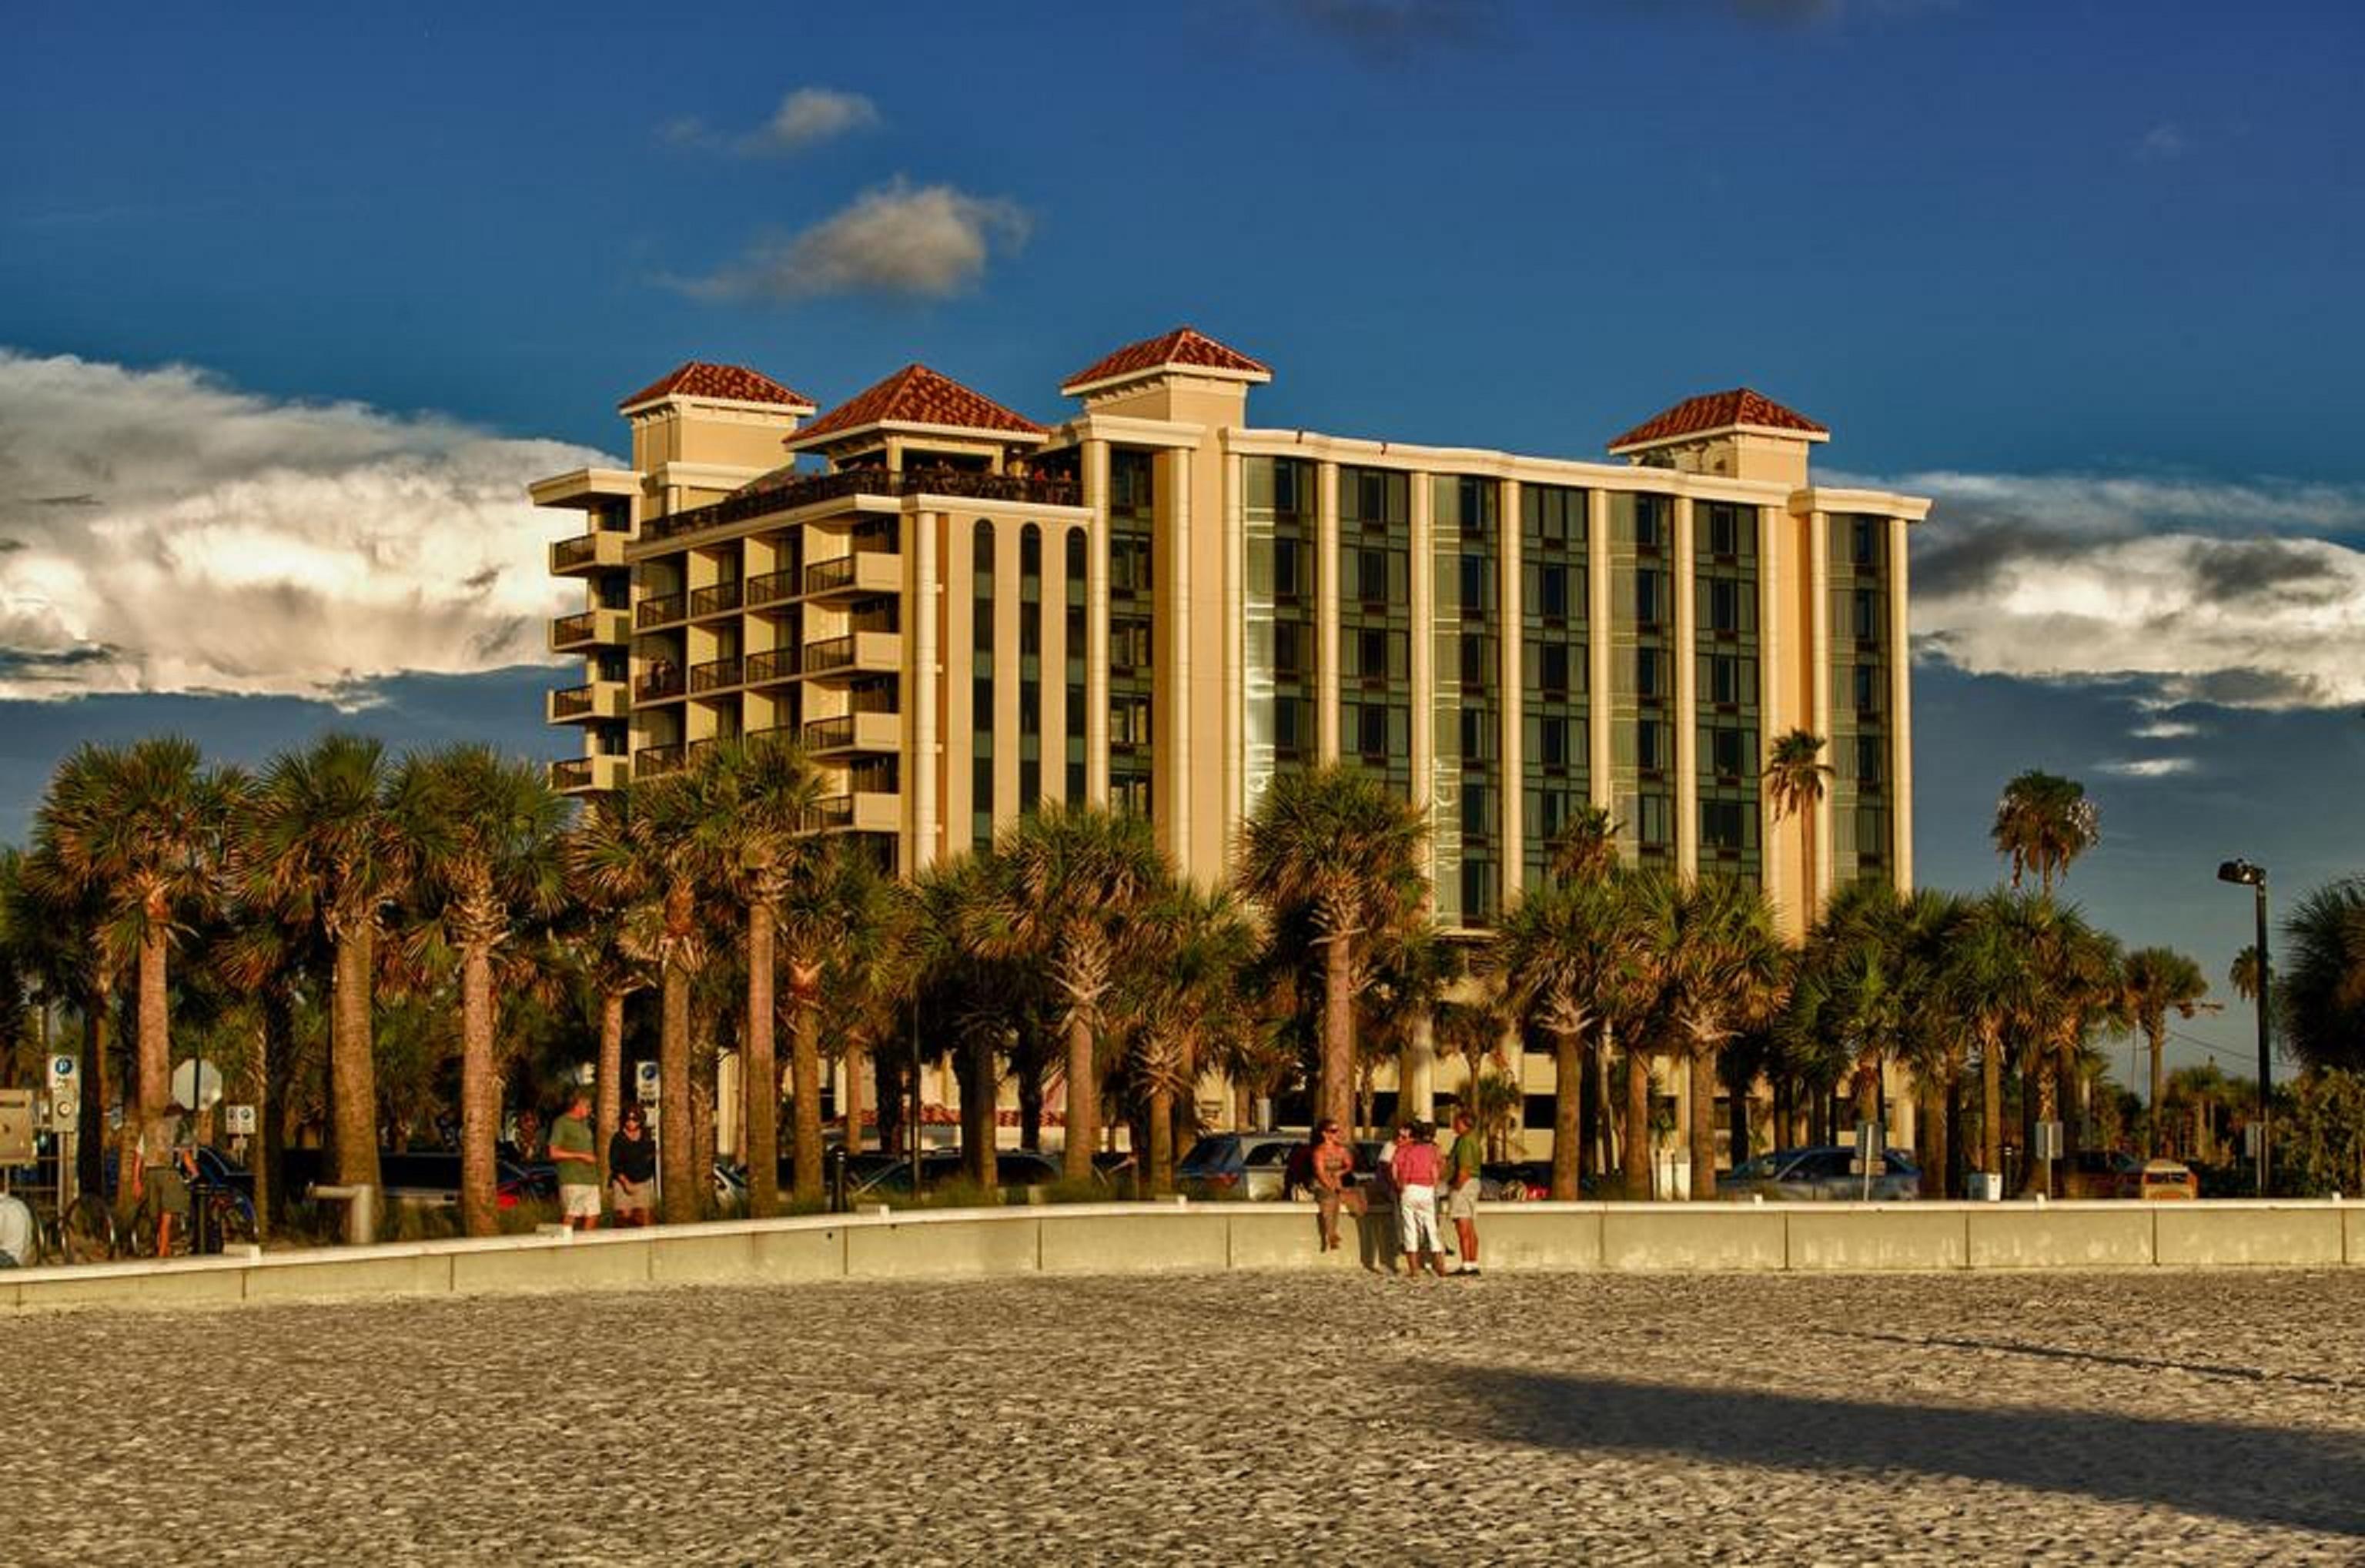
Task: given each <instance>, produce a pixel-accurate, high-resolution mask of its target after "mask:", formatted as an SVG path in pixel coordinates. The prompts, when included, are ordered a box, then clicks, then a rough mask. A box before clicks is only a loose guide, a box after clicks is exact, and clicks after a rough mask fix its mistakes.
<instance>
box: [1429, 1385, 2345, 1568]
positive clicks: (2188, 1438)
mask: <svg viewBox="0 0 2365 1568" xmlns="http://www.w3.org/2000/svg"><path fill="white" fill-rule="evenodd" d="M1421 1372H1422V1374H1423V1375H1424V1376H1425V1377H1435V1378H1438V1379H1440V1381H1441V1383H1442V1385H1443V1386H1442V1387H1441V1388H1440V1394H1441V1395H1442V1396H1443V1397H1444V1398H1445V1399H1446V1400H1447V1401H1448V1403H1449V1404H1450V1406H1452V1415H1450V1416H1449V1417H1447V1419H1448V1421H1449V1422H1461V1423H1466V1424H1467V1427H1468V1428H1469V1430H1468V1435H1470V1436H1472V1437H1485V1438H1489V1439H1495V1440H1500V1439H1505V1438H1508V1439H1513V1440H1515V1441H1518V1442H1523V1443H1528V1444H1532V1445H1534V1446H1536V1447H1540V1448H1550V1449H1565V1450H1591V1451H1595V1452H1602V1451H1609V1452H1615V1451H1619V1450H1635V1451H1649V1452H1653V1453H1665V1454H1673V1455H1679V1456H1686V1457H1689V1458H1693V1459H1698V1460H1703V1461H1707V1462H1710V1463H1729V1464H1742V1465H1771V1466H1776V1467H1778V1468H1781V1469H1784V1470H1793V1471H1844V1472H1849V1473H1855V1474H1858V1475H1864V1476H1872V1477H1878V1476H1884V1475H1886V1476H1898V1475H1900V1474H1902V1475H1913V1474H1919V1475H1929V1476H1949V1477H1959V1478H1962V1479H1966V1480H1971V1481H1987V1482H1995V1483H1998V1484H2003V1485H2007V1486H2018V1487H2025V1488H2027V1489H2029V1490H2031V1491H2036V1492H2055V1493H2068V1494H2076V1495H2084V1496H2088V1497H2094V1498H2099V1499H2102V1500H2103V1501H2107V1502H2114V1503H2133V1504H2138V1505H2144V1506H2160V1507H2168V1508H2175V1509H2179V1510H2181V1511H2184V1512H2188V1513H2201V1514H2213V1515H2215V1516H2217V1517H2219V1518H2225V1519H2232V1520H2237V1521H2240V1522H2243V1523H2247V1524H2255V1525H2273V1526H2281V1527H2284V1528H2288V1529H2307V1530H2323V1531H2329V1532H2334V1533H2338V1534H2344V1535H2365V1434H2359V1433H2339V1432H2319V1431H2292V1430H2277V1429H2275V1428H2268V1427H2246V1426H2235V1425H2232V1424H2227V1423H2219V1422H2213V1421H2189V1420H2159V1419H2149V1418H2144V1417H2133V1416H2121V1415H2114V1414H2112V1413H2109V1412H2106V1411H2095V1410H2053V1409H2046V1408H2042V1407H2037V1406H2002V1407H1998V1408H1992V1409H1964V1408H1961V1407H1959V1406H1945V1405H1907V1404H1892V1403H1887V1402H1881V1401H1875V1400H1850V1399H1827V1398H1815V1397H1809V1396H1804V1395H1799V1394H1769V1393H1764V1392H1758V1391H1753V1390H1749V1389H1726V1388H1703V1387H1695V1386H1691V1385H1688V1384H1683V1383H1631V1382H1625V1381H1621V1380H1618V1379H1611V1378H1596V1377H1584V1376H1574V1375H1565V1374H1560V1373H1551V1372H1519V1371H1514V1370H1509V1369H1498V1368H1485V1367H1463V1368H1456V1369H1453V1370H1452V1371H1451V1372H1441V1371H1440V1369H1438V1368H1434V1367H1428V1368H1423V1369H1421ZM2231 1403H2233V1402H2232V1401H2229V1404H2231Z"/></svg>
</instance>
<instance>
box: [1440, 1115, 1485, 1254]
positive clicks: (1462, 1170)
mask: <svg viewBox="0 0 2365 1568" xmlns="http://www.w3.org/2000/svg"><path fill="white" fill-rule="evenodd" d="M1483 1159H1485V1148H1484V1147H1483V1146H1482V1145H1481V1144H1480V1143H1479V1141H1478V1133H1477V1126H1476V1124H1475V1123H1474V1122H1473V1121H1471V1119H1470V1113H1469V1112H1468V1111H1466V1110H1456V1111H1455V1112H1454V1113H1453V1152H1452V1154H1450V1155H1448V1156H1447V1157H1446V1161H1445V1184H1446V1199H1445V1217H1446V1218H1448V1219H1450V1220H1452V1222H1453V1238H1454V1240H1455V1241H1456V1242H1457V1243H1458V1244H1459V1245H1460V1246H1461V1248H1462V1267H1461V1269H1460V1270H1459V1271H1458V1272H1461V1273H1464V1274H1474V1273H1476V1272H1477V1271H1478V1166H1479V1164H1480V1162H1481V1161H1482V1160H1483Z"/></svg>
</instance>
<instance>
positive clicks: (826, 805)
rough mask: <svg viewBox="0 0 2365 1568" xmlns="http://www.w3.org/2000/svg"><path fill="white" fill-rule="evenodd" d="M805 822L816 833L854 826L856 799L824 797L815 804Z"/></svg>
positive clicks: (845, 796)
mask: <svg viewBox="0 0 2365 1568" xmlns="http://www.w3.org/2000/svg"><path fill="white" fill-rule="evenodd" d="M805 821H806V822H807V823H810V824H811V826H812V827H813V829H814V830H816V831H825V830H827V829H830V828H840V827H852V826H853V825H854V797H853V796H851V795H824V796H823V797H822V798H821V799H820V800H818V801H814V802H813V810H812V811H811V812H810V813H808V815H807V816H806V818H805Z"/></svg>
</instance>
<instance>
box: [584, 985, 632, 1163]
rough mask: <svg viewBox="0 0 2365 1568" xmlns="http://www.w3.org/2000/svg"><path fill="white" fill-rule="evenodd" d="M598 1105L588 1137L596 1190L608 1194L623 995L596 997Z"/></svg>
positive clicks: (619, 1085) (620, 1077)
mask: <svg viewBox="0 0 2365 1568" xmlns="http://www.w3.org/2000/svg"><path fill="white" fill-rule="evenodd" d="M599 1072H600V1101H599V1103H598V1105H597V1106H595V1107H594V1108H593V1111H592V1114H591V1115H592V1120H593V1121H594V1122H595V1123H597V1124H598V1126H596V1127H595V1128H594V1130H593V1132H592V1134H591V1143H592V1146H593V1147H592V1152H593V1153H594V1154H595V1155H597V1156H598V1157H599V1160H600V1191H601V1192H603V1193H604V1192H606V1191H607V1190H608V1140H609V1139H611V1138H612V1137H615V1136H616V1124H617V1122H618V1121H619V1120H620V1119H622V1115H623V1113H624V993H623V992H622V991H601V992H600V1069H599Z"/></svg>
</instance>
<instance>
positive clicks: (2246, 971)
mask: <svg viewBox="0 0 2365 1568" xmlns="http://www.w3.org/2000/svg"><path fill="white" fill-rule="evenodd" d="M2267 978H2268V979H2270V980H2272V979H2273V978H2274V977H2273V976H2271V975H2270V976H2268V977H2267ZM2225 979H2226V980H2227V981H2228V982H2230V983H2231V984H2232V985H2233V987H2234V994H2235V995H2236V996H2238V997H2240V998H2241V999H2242V1000H2243V1001H2245V1002H2256V1001H2258V1000H2259V945H2258V944H2257V943H2256V942H2252V943H2249V944H2248V945H2247V946H2244V947H2243V949H2242V950H2241V951H2240V952H2238V953H2236V954H2235V955H2234V967H2233V968H2232V969H2229V970H2227V971H2226V974H2225Z"/></svg>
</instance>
